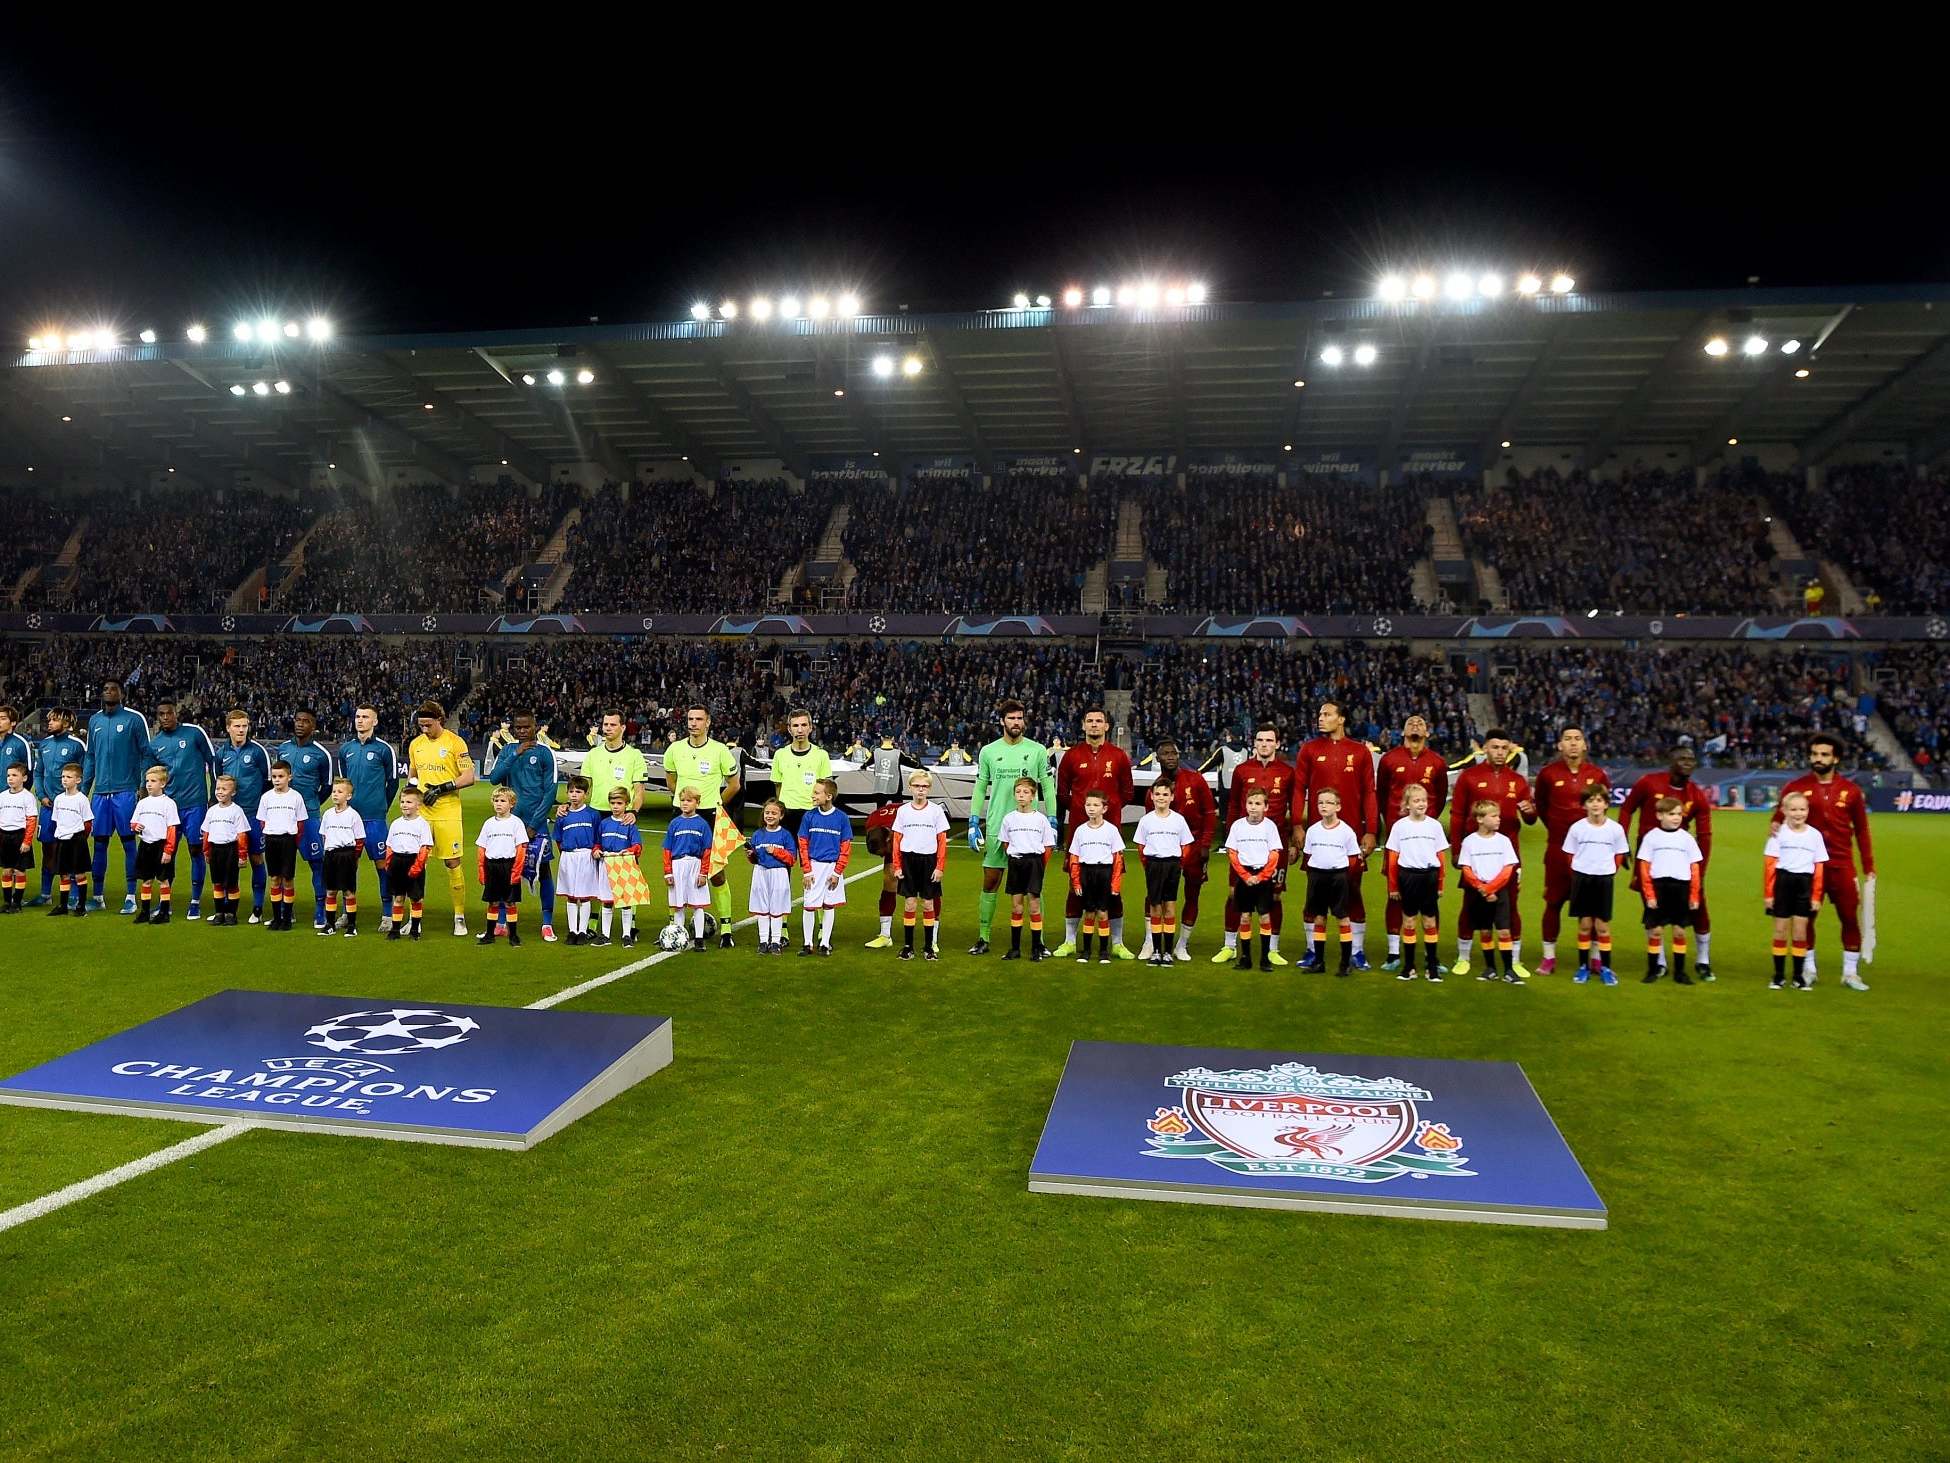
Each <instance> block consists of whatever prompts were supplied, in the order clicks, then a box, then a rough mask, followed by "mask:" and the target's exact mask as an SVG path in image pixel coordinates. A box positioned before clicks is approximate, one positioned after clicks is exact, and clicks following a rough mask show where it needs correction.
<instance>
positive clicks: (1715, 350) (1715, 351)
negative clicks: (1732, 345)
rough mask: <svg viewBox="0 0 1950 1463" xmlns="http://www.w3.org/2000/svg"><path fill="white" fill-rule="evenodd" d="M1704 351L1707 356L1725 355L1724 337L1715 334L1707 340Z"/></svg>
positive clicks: (1725, 344)
mask: <svg viewBox="0 0 1950 1463" xmlns="http://www.w3.org/2000/svg"><path fill="white" fill-rule="evenodd" d="M1706 353H1707V354H1708V355H1709V356H1723V355H1725V354H1726V353H1727V343H1726V339H1725V337H1723V336H1718V335H1716V336H1714V337H1713V338H1712V339H1711V340H1709V341H1708V342H1707V343H1706Z"/></svg>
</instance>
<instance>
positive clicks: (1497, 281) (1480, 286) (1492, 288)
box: [1476, 274, 1503, 300]
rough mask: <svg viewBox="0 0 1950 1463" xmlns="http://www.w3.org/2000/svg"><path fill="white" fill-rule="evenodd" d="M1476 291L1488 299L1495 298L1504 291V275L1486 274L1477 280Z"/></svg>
mask: <svg viewBox="0 0 1950 1463" xmlns="http://www.w3.org/2000/svg"><path fill="white" fill-rule="evenodd" d="M1476 292H1477V293H1478V294H1479V295H1481V296H1482V297H1483V298H1484V299H1486V300H1493V299H1495V298H1496V297H1497V296H1498V295H1500V294H1502V293H1503V276H1502V275H1500V274H1486V275H1484V276H1483V277H1482V278H1481V279H1479V280H1477V281H1476Z"/></svg>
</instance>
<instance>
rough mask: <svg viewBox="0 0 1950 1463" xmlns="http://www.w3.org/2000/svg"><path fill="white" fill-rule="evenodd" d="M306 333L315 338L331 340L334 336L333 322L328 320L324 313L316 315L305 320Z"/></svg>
mask: <svg viewBox="0 0 1950 1463" xmlns="http://www.w3.org/2000/svg"><path fill="white" fill-rule="evenodd" d="M305 334H306V335H308V336H310V337H311V338H312V339H313V340H330V339H331V338H332V322H331V321H329V320H327V319H326V318H325V317H324V316H323V315H314V316H312V317H311V319H309V320H307V321H306V322H305Z"/></svg>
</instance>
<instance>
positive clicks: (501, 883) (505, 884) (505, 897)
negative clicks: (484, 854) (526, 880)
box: [481, 858, 521, 904]
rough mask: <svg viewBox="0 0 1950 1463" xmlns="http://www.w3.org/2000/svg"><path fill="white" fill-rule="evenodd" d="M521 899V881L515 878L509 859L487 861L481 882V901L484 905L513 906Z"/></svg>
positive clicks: (513, 866)
mask: <svg viewBox="0 0 1950 1463" xmlns="http://www.w3.org/2000/svg"><path fill="white" fill-rule="evenodd" d="M520 898H521V881H520V880H518V879H517V878H515V861H514V860H513V859H511V858H491V859H489V860H487V873H486V875H485V876H484V877H483V878H482V880H481V901H482V902H483V903H485V904H513V903H515V902H516V901H517V900H519V899H520Z"/></svg>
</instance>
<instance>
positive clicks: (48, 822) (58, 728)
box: [30, 706, 88, 904]
mask: <svg viewBox="0 0 1950 1463" xmlns="http://www.w3.org/2000/svg"><path fill="white" fill-rule="evenodd" d="M41 724H42V725H43V726H45V727H46V728H47V735H46V736H44V737H42V738H41V740H40V745H39V746H37V747H36V748H35V749H34V750H35V758H34V763H35V765H34V797H35V799H36V800H37V801H38V802H39V803H40V807H41V892H40V893H39V894H38V895H37V896H36V897H35V898H34V899H33V900H32V901H30V902H31V903H32V904H46V903H47V902H48V901H49V900H50V899H52V898H53V897H54V858H53V854H54V800H55V799H56V798H57V797H59V796H60V795H61V769H62V768H63V767H66V766H68V765H70V764H73V765H75V766H80V765H82V764H83V763H85V762H86V761H87V758H88V743H87V742H85V741H84V740H82V738H80V737H79V736H76V735H75V732H74V716H73V714H72V713H71V712H69V711H67V710H66V709H65V708H63V707H59V706H55V707H51V708H49V709H48V710H47V711H46V712H44V713H42V715H41Z"/></svg>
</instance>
